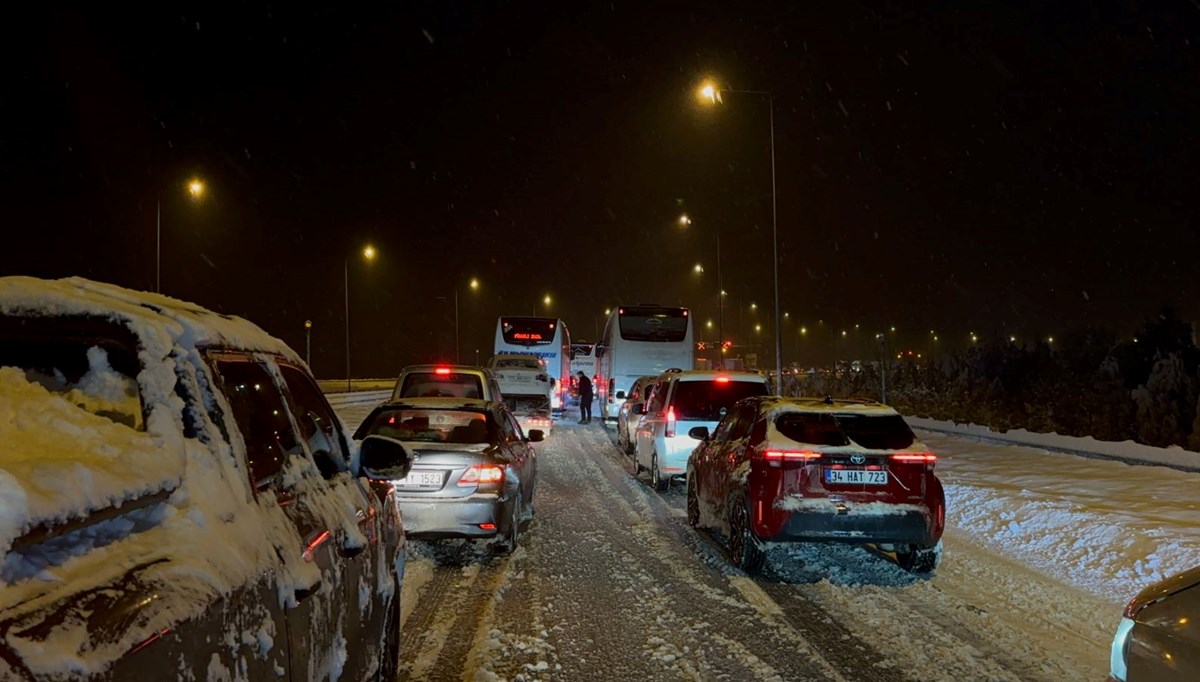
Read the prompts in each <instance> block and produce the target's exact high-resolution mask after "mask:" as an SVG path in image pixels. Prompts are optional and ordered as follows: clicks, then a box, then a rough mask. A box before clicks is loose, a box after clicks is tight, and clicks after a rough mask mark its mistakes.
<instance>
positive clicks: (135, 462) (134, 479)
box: [0, 351, 183, 554]
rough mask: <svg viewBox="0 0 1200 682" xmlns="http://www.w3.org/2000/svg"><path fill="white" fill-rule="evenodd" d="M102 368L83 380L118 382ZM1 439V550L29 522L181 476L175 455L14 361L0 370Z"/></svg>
mask: <svg viewBox="0 0 1200 682" xmlns="http://www.w3.org/2000/svg"><path fill="white" fill-rule="evenodd" d="M100 352H101V353H103V351H100ZM101 374H102V373H101V372H96V373H95V374H92V373H91V372H89V375H91V376H90V381H91V382H93V383H105V382H108V385H109V386H110V387H111V386H112V385H114V383H113V382H116V381H118V380H116V379H114V378H112V377H111V376H110V377H109V379H104V378H101ZM78 390H79V389H75V390H73V391H72V394H73V393H76V392H77V391H78ZM68 395H71V394H68ZM0 443H3V444H4V448H3V450H0V554H3V553H5V552H7V551H8V549H9V548H10V547H11V545H12V542H13V540H14V539H16V538H17V537H19V536H21V535H22V534H23V533H25V532H26V531H28V530H29V529H30V528H31V527H33V526H36V525H39V524H44V523H53V522H59V521H65V520H67V519H70V518H72V517H78V516H82V515H84V514H86V513H88V512H90V511H93V510H97V509H103V508H105V507H110V506H116V505H120V504H121V503H122V502H124V501H126V500H130V499H134V498H137V497H140V496H142V495H146V494H151V493H155V492H159V491H161V490H163V489H167V488H173V487H175V486H176V485H178V482H179V480H180V478H181V477H182V474H183V458H182V453H179V452H176V453H174V454H173V453H172V452H170V451H164V449H163V447H162V445H161V443H158V442H156V439H155V438H154V437H153V436H152V435H151V434H147V433H143V432H139V431H136V430H134V429H132V428H130V427H129V426H126V425H123V424H119V423H116V422H114V421H113V420H111V419H108V418H106V417H102V416H99V415H96V414H92V413H91V412H89V411H87V410H85V409H81V408H80V407H78V406H77V405H74V404H72V403H71V402H70V401H69V400H68V399H67V398H64V397H61V396H58V395H55V394H53V393H51V392H50V391H48V390H46V389H45V388H44V387H42V386H41V385H39V384H36V383H31V382H30V381H28V380H27V379H26V378H25V373H24V372H23V371H22V370H20V369H17V368H15V367H2V368H0Z"/></svg>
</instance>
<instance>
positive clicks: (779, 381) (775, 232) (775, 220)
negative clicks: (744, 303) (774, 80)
mask: <svg viewBox="0 0 1200 682" xmlns="http://www.w3.org/2000/svg"><path fill="white" fill-rule="evenodd" d="M726 93H733V94H739V95H755V96H758V97H766V98H767V116H768V119H767V120H768V122H769V125H770V130H771V241H772V254H773V257H772V261H773V264H774V270H775V392H776V393H777V394H779V395H783V340H782V338H781V337H780V335H779V331H780V322H781V317H780V316H781V312H780V307H779V213H778V210H777V206H776V200H775V198H776V192H775V96H774V95H772V94H771V92H770V91H767V90H725V89H721V88H718V87H717V86H716V85H715V84H714V83H705V84H704V85H702V86H701V87H700V91H699V95H700V99H701V101H707V102H708V103H710V104H716V103H717V102H720V101H722V99H721V96H722V95H724V94H726Z"/></svg>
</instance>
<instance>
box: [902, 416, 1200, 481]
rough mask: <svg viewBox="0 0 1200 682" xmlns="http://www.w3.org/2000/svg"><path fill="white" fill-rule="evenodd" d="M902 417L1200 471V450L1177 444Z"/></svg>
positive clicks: (984, 436) (989, 436) (994, 438)
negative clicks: (1165, 445) (1001, 429)
mask: <svg viewBox="0 0 1200 682" xmlns="http://www.w3.org/2000/svg"><path fill="white" fill-rule="evenodd" d="M904 420H905V421H906V422H908V424H909V426H911V427H913V428H915V429H924V430H926V431H936V432H938V433H947V434H951V435H955V436H965V437H968V438H974V439H976V440H981V441H985V442H994V443H1009V444H1013V445H1027V446H1032V447H1037V448H1041V449H1043V450H1049V451H1051V452H1065V453H1067V454H1072V455H1080V456H1082V457H1103V458H1106V459H1116V460H1120V461H1123V462H1128V463H1131V464H1159V465H1163V466H1169V467H1174V468H1177V469H1184V470H1187V471H1200V452H1192V451H1191V450H1184V449H1183V448H1180V447H1177V446H1172V447H1169V448H1156V447H1153V446H1150V445H1142V444H1141V443H1135V442H1133V441H1129V440H1127V441H1122V442H1120V443H1115V442H1112V441H1104V440H1096V439H1095V438H1092V437H1091V436H1086V437H1082V438H1080V437H1077V436H1060V435H1058V434H1057V433H1033V432H1031V431H1026V430H1024V429H1014V430H1012V431H1006V432H1004V433H1000V432H998V431H993V430H991V429H990V428H988V427H986V426H979V425H977V424H956V423H954V422H951V421H940V420H937V419H923V418H920V417H908V416H906V417H905V418H904Z"/></svg>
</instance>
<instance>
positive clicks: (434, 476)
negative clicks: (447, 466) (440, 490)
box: [396, 471, 442, 487]
mask: <svg viewBox="0 0 1200 682" xmlns="http://www.w3.org/2000/svg"><path fill="white" fill-rule="evenodd" d="M441 484H442V472H440V471H410V472H408V476H405V477H404V478H402V479H400V480H398V481H396V485H412V486H425V487H429V486H431V485H432V486H440V485H441Z"/></svg>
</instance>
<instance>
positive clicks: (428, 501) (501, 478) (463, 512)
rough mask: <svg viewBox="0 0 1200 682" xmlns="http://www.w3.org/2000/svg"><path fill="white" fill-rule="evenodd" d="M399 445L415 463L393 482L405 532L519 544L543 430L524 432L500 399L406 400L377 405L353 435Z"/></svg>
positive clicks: (507, 548) (507, 546)
mask: <svg viewBox="0 0 1200 682" xmlns="http://www.w3.org/2000/svg"><path fill="white" fill-rule="evenodd" d="M371 436H386V437H387V438H391V439H395V440H398V441H400V442H401V443H403V444H404V446H405V448H407V449H408V451H409V452H410V453H411V455H412V469H411V470H410V471H409V472H408V473H407V475H405V476H403V477H400V478H397V479H395V480H393V481H392V483H393V485H395V488H396V495H397V501H398V503H399V505H400V511H401V514H403V516H404V530H405V532H406V533H407V534H408V536H409V537H412V538H421V539H427V540H438V539H446V538H469V539H495V540H496V548H497V549H499V550H500V551H501V552H505V553H507V552H511V551H513V550H514V549H516V546H517V538H518V535H519V534H520V529H521V524H522V523H524V522H525V521H527V520H528V519H530V518H531V517H532V516H533V493H534V484H535V483H536V482H537V454H536V453H535V452H534V449H533V448H532V447H531V446H530V443H536V442H538V441H541V440H542V432H541V431H539V430H532V431H530V432H529V434H528V436H523V435H522V434H521V430H520V428H519V427H518V426H517V422H516V419H515V418H514V417H513V415H512V413H510V412H509V410H508V408H507V407H505V406H504V404H503V403H499V402H486V401H483V400H462V399H457V398H409V399H405V400H399V401H392V402H387V403H384V404H383V405H379V406H377V407H376V408H375V409H374V410H372V411H371V414H369V415H367V418H366V419H365V420H363V423H362V425H360V426H359V427H358V430H357V431H356V432H355V433H354V437H355V438H356V439H364V438H368V437H371Z"/></svg>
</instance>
